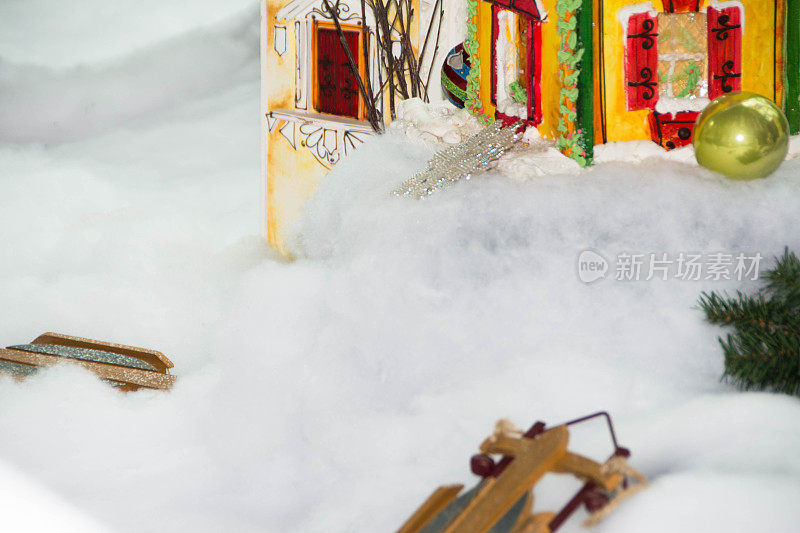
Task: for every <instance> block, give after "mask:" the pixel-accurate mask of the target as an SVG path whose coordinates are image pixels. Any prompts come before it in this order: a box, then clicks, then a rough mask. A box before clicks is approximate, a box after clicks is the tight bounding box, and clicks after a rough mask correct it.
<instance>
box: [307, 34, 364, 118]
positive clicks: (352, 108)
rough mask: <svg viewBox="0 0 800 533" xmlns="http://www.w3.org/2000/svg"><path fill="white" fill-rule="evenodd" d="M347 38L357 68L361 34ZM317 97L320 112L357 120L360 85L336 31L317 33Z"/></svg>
mask: <svg viewBox="0 0 800 533" xmlns="http://www.w3.org/2000/svg"><path fill="white" fill-rule="evenodd" d="M344 37H345V41H346V42H347V46H348V48H349V49H350V53H351V54H352V56H353V59H354V60H355V62H356V65H358V61H359V55H358V33H357V32H352V31H347V32H345V33H344ZM317 95H318V96H317V111H319V112H321V113H331V114H333V115H339V116H343V117H353V118H358V82H357V81H356V77H355V76H354V75H353V73H352V72H351V70H350V63H349V61H348V59H347V54H346V52H345V50H344V47H343V46H342V43H341V41H340V40H339V35H338V34H337V33H336V30H334V29H328V28H318V29H317Z"/></svg>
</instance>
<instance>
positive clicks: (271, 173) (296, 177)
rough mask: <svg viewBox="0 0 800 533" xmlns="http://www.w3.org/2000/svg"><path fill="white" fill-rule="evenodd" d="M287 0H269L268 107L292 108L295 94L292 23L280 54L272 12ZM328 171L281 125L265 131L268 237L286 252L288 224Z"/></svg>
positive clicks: (265, 45) (267, 24)
mask: <svg viewBox="0 0 800 533" xmlns="http://www.w3.org/2000/svg"><path fill="white" fill-rule="evenodd" d="M287 3H288V2H286V0H268V1H267V10H266V18H265V20H264V23H265V24H266V42H265V43H263V46H264V47H265V48H266V50H264V51H265V52H266V69H267V78H266V80H265V92H266V104H267V105H266V107H267V110H270V111H271V110H277V109H293V108H294V94H295V86H294V84H295V81H294V80H295V71H294V69H295V54H296V43H297V39H296V35H295V25H294V24H286V31H287V35H286V53H284V54H283V56H279V55H278V53H277V52H275V50H274V48H273V46H272V45H273V43H274V42H275V22H276V21H275V14H276V13H277V12H278V10H280V9H281V8H282V7H283V6H284V5H286V4H287ZM327 172H328V169H326V168H325V167H323V166H322V165H321V164H320V163H319V162H318V161H317V160H316V158H314V156H313V154H312V153H311V152H310V151H308V150H295V149H294V148H292V146H291V145H290V144H289V143H288V141H286V139H284V138H283V136H282V135H281V133H280V128H275V129H274V130H273V131H272V132H267V161H266V173H267V175H266V180H267V187H266V188H265V193H266V195H267V198H266V199H265V201H266V205H267V212H266V216H267V220H266V221H265V222H266V225H267V228H266V229H267V231H266V233H267V239H268V240H269V242H270V244H272V245H273V246H274V247H275V248H277V249H278V250H279V251H280V252H281V253H284V254H286V253H287V249H286V237H287V233H288V230H289V228H290V226H291V224H292V223H293V222H294V221H295V220H297V219H298V217H299V216H300V213H301V212H302V209H303V205H304V204H305V202H306V200H307V199H308V198H309V197H310V196H311V194H312V193H313V192H314V190H315V189H316V187H317V185H318V183H319V180H320V179H322V177H323V176H324V175H325V174H326V173H327Z"/></svg>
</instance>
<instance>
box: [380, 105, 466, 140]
mask: <svg viewBox="0 0 800 533" xmlns="http://www.w3.org/2000/svg"><path fill="white" fill-rule="evenodd" d="M390 128H392V129H393V130H398V129H399V130H402V131H403V132H405V135H406V136H407V137H408V138H409V139H411V140H412V141H417V142H444V143H447V144H458V143H460V142H462V141H463V140H465V139H466V138H467V137H469V136H470V135H474V134H475V133H477V132H479V131H480V130H481V125H480V123H479V122H478V121H477V120H476V119H475V117H473V116H472V115H471V114H470V113H469V111H467V110H466V109H458V108H456V107H455V106H453V105H452V104H451V103H450V102H447V101H439V102H434V103H430V104H426V103H425V102H423V101H422V100H421V99H419V98H410V99H408V100H401V101H399V102H398V103H397V110H396V120H395V121H394V122H393V123H392V124H390Z"/></svg>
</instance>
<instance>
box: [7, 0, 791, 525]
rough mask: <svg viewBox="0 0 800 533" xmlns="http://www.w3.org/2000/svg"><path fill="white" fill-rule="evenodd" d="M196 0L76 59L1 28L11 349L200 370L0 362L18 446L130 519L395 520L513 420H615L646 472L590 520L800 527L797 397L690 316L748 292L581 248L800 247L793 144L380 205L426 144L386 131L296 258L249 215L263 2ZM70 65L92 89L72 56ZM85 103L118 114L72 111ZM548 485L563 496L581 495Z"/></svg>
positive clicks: (329, 190) (418, 165)
mask: <svg viewBox="0 0 800 533" xmlns="http://www.w3.org/2000/svg"><path fill="white" fill-rule="evenodd" d="M17 5H18V4H17ZM201 5H203V6H205V7H203V8H202V10H209V11H208V12H213V13H216V14H215V15H213V16H212V15H209V17H210V19H203V20H197V19H192V18H187V19H186V21H185V22H186V26H185V27H180V28H179V29H178V30H174V28H173V29H170V30H169V31H166V30H165V31H164V32H163V33H162V34H158V35H153V34H151V33H148V32H146V31H144V30H143V31H142V32H141V33H139V34H137V35H140V37H137V38H140V39H141V47H139V46H133V45H131V46H129V47H125V48H120V49H118V50H117V51H116V52H115V54H111V53H110V52H109V55H107V56H103V57H93V56H84V57H85V59H82V60H80V61H77V60H76V61H69V60H67V59H65V60H64V61H62V62H61V64H60V65H58V66H53V65H45V64H44V63H42V62H38V65H39V66H36V67H35V66H31V64H32V63H36V61H34V59H32V57H33V56H32V55H31V57H23V56H21V55H20V54H21V52H19V50H17V49H15V48H14V47H12V46H11V45H9V44H8V43H9V41H8V40H0V43H2V48H0V57H2V58H3V61H5V62H6V64H9V63H14V64H15V65H17V66H19V64H21V63H27V64H28V66H23V67H19V68H17V67H14V68H10V69H5V68H4V69H3V70H2V71H0V72H1V74H0V85H2V86H3V87H4V88H5V89H4V90H3V91H0V95H2V96H0V98H1V99H3V100H2V105H0V108H2V109H3V111H0V113H3V115H2V116H3V118H2V119H0V137H1V138H2V139H3V142H2V143H0V161H2V165H0V191H2V194H0V227H3V228H4V229H5V231H4V232H3V247H2V250H3V251H2V254H3V260H2V261H0V294H2V295H3V296H4V301H3V303H4V307H3V308H4V312H3V319H4V320H2V321H0V339H2V341H3V342H5V343H6V344H12V343H19V342H26V341H28V340H30V339H32V338H34V337H35V336H36V335H37V334H38V333H40V332H42V331H45V330H57V331H64V332H70V333H74V334H80V335H84V336H88V337H95V338H101V339H107V340H111V341H118V342H125V343H128V344H134V345H141V346H149V347H153V348H156V349H159V350H162V351H163V352H164V353H165V354H167V355H168V356H169V357H170V358H171V359H172V360H173V361H174V363H175V366H176V372H177V374H179V376H180V380H179V382H178V385H177V386H176V388H175V389H174V391H172V392H171V393H169V394H161V393H155V392H143V393H137V394H130V395H120V394H118V393H117V392H115V391H113V390H111V389H110V388H108V387H106V386H105V385H103V384H102V383H100V382H98V381H97V380H96V379H94V378H93V377H92V376H91V375H88V374H86V373H84V372H81V371H79V370H77V369H75V368H68V367H65V368H53V369H50V370H47V371H45V372H42V373H41V374H39V375H37V376H35V377H34V378H32V379H30V380H28V381H26V382H25V383H16V382H13V381H12V380H10V379H0V432H2V434H3V438H2V439H0V458H2V460H3V461H4V462H6V463H8V464H11V465H14V467H15V468H17V469H19V470H21V471H23V472H25V473H26V474H27V475H28V476H30V477H31V478H33V479H35V480H37V481H38V482H40V483H41V484H42V485H43V486H45V487H46V488H47V489H48V490H51V491H54V492H56V493H57V494H59V495H60V496H61V497H62V498H63V499H64V500H66V501H68V502H69V503H70V504H72V505H73V506H75V507H77V508H78V509H79V510H80V512H81V513H84V514H86V515H88V516H90V517H92V519H93V520H95V521H96V522H98V523H100V524H102V525H103V526H105V527H108V528H109V529H111V530H114V531H237V532H247V531H276V532H287V531H298V532H300V531H302V532H314V531H331V530H333V531H358V532H372V531H391V530H393V529H394V528H396V527H397V526H398V525H399V524H400V523H401V522H402V521H403V520H404V519H405V518H406V517H407V515H408V514H409V513H410V512H411V511H412V510H413V509H414V508H415V507H416V506H417V505H418V504H419V503H420V502H421V501H422V500H423V499H424V498H425V497H426V496H427V495H428V494H429V492H430V491H431V490H433V488H434V487H435V486H436V485H437V484H440V483H445V482H448V483H449V482H458V481H462V482H472V480H473V476H471V475H470V474H469V473H468V458H469V457H470V455H471V454H472V453H474V451H475V449H476V446H477V445H478V443H479V442H480V441H481V440H482V439H483V438H484V437H485V436H486V435H487V434H488V433H489V432H491V430H492V427H493V423H494V421H495V420H496V419H498V418H501V417H509V418H511V419H512V420H513V421H514V422H515V423H516V424H517V425H520V426H523V425H528V424H530V423H532V422H533V421H535V420H537V419H541V420H545V421H547V422H549V423H558V422H560V421H563V420H566V419H569V418H572V417H575V416H578V415H581V414H585V413H587V412H591V411H595V410H598V409H607V410H609V411H610V412H611V413H612V415H613V416H614V417H615V421H616V424H617V430H618V433H619V436H620V440H621V442H622V443H623V445H626V446H628V447H630V448H631V449H632V451H633V457H632V459H631V460H632V463H633V464H634V465H635V466H636V467H637V468H639V469H641V470H643V471H644V472H645V473H646V474H647V475H648V476H649V477H650V478H651V481H652V486H651V488H650V489H649V490H648V491H646V492H644V493H642V494H641V495H639V496H637V497H635V498H634V499H631V500H630V501H629V502H626V503H625V504H624V505H623V506H621V507H620V508H619V509H618V511H617V512H616V513H615V514H614V515H612V516H611V517H610V519H609V520H608V521H606V522H604V523H603V524H601V525H600V526H599V528H598V529H597V531H599V532H612V531H613V532H617V533H619V532H622V533H625V532H637V533H638V532H641V531H648V532H661V531H664V532H673V531H675V530H678V529H680V530H681V531H702V532H709V531H720V532H723V531H724V532H725V533H730V532H737V531H741V532H748V533H749V532H751V531H753V530H770V531H776V532H786V533H790V532H793V531H795V530H796V524H798V523H800V511H799V510H798V509H797V506H796V504H795V502H796V501H797V499H798V497H800V456H798V454H797V453H796V450H797V448H798V445H800V427H798V425H797V423H796V420H797V419H798V416H800V401H798V400H797V399H796V398H789V397H784V396H778V395H772V394H766V393H739V392H737V391H735V390H733V389H732V388H731V387H729V386H727V385H725V384H723V383H720V382H719V375H720V374H721V370H722V354H721V351H720V349H719V346H718V345H717V343H716V336H717V335H718V334H719V333H720V331H719V330H718V329H717V328H714V327H710V326H708V325H706V324H705V323H704V322H703V317H702V313H701V312H700V311H699V310H698V309H697V308H696V307H695V303H696V298H697V295H698V293H699V292H700V291H701V290H705V289H714V290H735V289H737V288H748V287H750V286H752V282H744V283H740V282H736V281H713V280H700V281H696V282H687V281H678V280H672V279H671V280H669V281H660V280H651V281H639V282H621V281H615V280H614V279H606V280H602V281H598V282H597V283H594V284H591V285H586V284H584V283H582V282H581V281H580V280H579V279H578V277H577V274H576V261H577V257H578V254H579V253H580V252H581V251H582V250H585V249H593V250H596V251H597V252H599V253H601V254H603V255H604V256H605V257H607V258H609V259H612V258H613V257H614V256H615V255H616V254H619V253H621V252H641V253H660V252H663V253H670V254H674V253H679V252H681V251H686V252H690V251H699V252H707V253H708V252H714V251H725V252H729V253H736V252H740V251H741V252H747V253H753V252H760V253H761V254H763V255H764V256H765V257H767V258H769V257H771V256H772V255H774V254H777V253H779V252H780V251H782V249H783V246H785V245H789V246H790V247H793V248H795V249H800V231H798V228H797V224H796V222H795V219H796V213H797V208H798V197H799V196H800V181H798V173H799V172H800V160H798V159H793V160H790V161H787V162H786V163H784V165H783V166H782V167H781V169H779V171H778V172H777V173H776V174H775V175H774V176H773V177H770V178H769V179H766V180H761V181H757V182H752V183H734V182H729V181H726V180H724V179H722V178H720V177H717V176H714V175H712V174H711V173H709V172H706V171H704V170H702V169H698V168H697V167H696V166H694V165H691V164H688V163H685V162H681V161H671V160H665V159H664V158H659V157H656V158H644V159H642V160H641V161H628V162H624V161H622V162H621V161H613V160H608V161H607V162H602V163H601V164H598V165H597V166H596V167H594V168H593V169H591V170H589V171H587V172H585V173H578V174H577V175H576V174H572V173H570V174H563V175H559V174H550V175H547V176H544V177H539V178H536V179H528V180H514V179H512V178H509V177H507V176H503V175H500V174H488V175H485V176H482V177H480V178H476V179H474V180H471V181H470V182H468V183H463V184H460V185H458V186H455V187H453V188H451V189H449V190H447V191H444V192H442V193H441V194H436V195H432V196H431V197H430V198H428V199H426V200H424V201H407V200H403V199H399V198H394V197H392V196H391V195H389V194H388V192H389V191H391V190H392V189H394V188H395V187H396V186H397V185H398V184H399V183H400V182H401V181H403V180H404V179H407V178H408V177H410V175H411V174H412V173H413V172H414V171H416V170H419V169H422V168H424V166H425V163H426V161H427V158H428V157H430V155H431V153H432V150H433V149H435V147H433V146H430V145H425V144H416V143H410V142H408V141H407V140H406V139H405V138H404V137H403V136H401V135H400V134H399V133H398V132H396V131H395V132H393V133H390V134H387V135H385V136H383V137H380V138H376V139H373V140H371V141H370V142H369V143H367V144H366V145H364V147H363V148H361V149H360V150H359V151H358V152H357V153H356V154H355V156H353V157H351V158H349V159H348V160H345V161H343V162H342V163H341V164H340V165H339V166H337V168H336V169H335V170H334V171H333V172H332V173H331V174H330V176H329V177H328V178H327V179H326V180H325V183H324V186H323V187H322V189H321V190H320V191H319V193H318V194H317V195H316V196H315V197H314V198H313V200H312V202H311V204H310V205H309V209H308V211H307V213H306V216H305V217H304V219H303V220H301V221H300V223H299V224H298V226H297V228H296V233H295V239H294V248H295V251H296V252H297V254H298V257H299V258H298V260H297V261H295V262H293V263H287V262H284V261H282V260H280V259H278V258H277V257H276V256H275V254H273V253H272V252H270V251H269V250H267V248H266V247H265V244H264V242H263V241H262V240H261V239H260V238H259V236H258V229H257V228H258V226H259V224H258V194H259V193H258V181H257V180H258V178H257V176H258V139H259V134H258V127H259V126H258V125H259V120H258V109H259V108H258V61H257V56H258V54H257V46H256V42H255V36H256V35H257V25H258V23H257V16H256V11H255V10H253V9H251V10H249V11H246V12H244V13H243V14H239V15H235V16H233V18H227V17H223V16H222V14H220V13H219V12H218V11H214V10H213V9H212V8H210V7H208V6H206V5H205V4H203V3H201ZM209 5H210V3H209ZM18 9H19V10H20V11H19V13H26V12H25V11H24V10H23V9H22V8H18ZM120 9H129V11H126V13H127V14H130V15H131V16H133V15H136V16H138V17H140V18H141V24H142V25H149V24H151V23H152V22H153V20H155V19H154V18H153V17H156V15H155V14H153V15H152V16H151V15H149V14H148V13H151V12H150V11H144V10H140V9H139V8H135V7H129V8H120ZM159 13H161V12H159ZM162 14H163V13H162ZM228 14H230V13H228ZM159 16H161V15H159ZM20 17H22V15H20ZM148 17H150V18H148ZM0 20H2V21H3V22H2V24H4V25H5V26H11V25H14V23H15V20H16V22H18V23H19V24H28V25H29V26H30V25H35V24H38V19H37V18H36V17H32V18H31V17H29V16H28V15H26V16H25V17H22V18H18V19H14V18H13V17H4V18H0ZM131 24H134V23H131ZM173 30H174V31H173ZM0 33H2V32H0ZM148 35H149V37H148ZM215 39H217V40H215ZM226 43H227V44H226ZM15 50H16V51H15ZM195 51H196V52H197V54H195V53H194V52H195ZM14 54H16V55H14ZM195 56H196V57H195ZM209 56H213V57H209ZM77 63H83V64H84V66H83V67H81V68H83V69H86V70H87V71H91V72H93V73H95V74H97V77H95V76H94V75H92V76H90V77H82V75H80V74H78V73H77V72H78V70H69V71H67V74H64V76H65V77H63V78H58V76H61V74H58V75H57V76H56V74H54V72H56V70H55V69H63V68H68V69H71V68H72V67H65V66H64V64H67V65H69V64H72V65H73V66H74V64H77ZM40 68H41V69H45V70H37V69H40ZM75 69H77V67H75ZM201 70H202V72H199V71H201ZM26 72H27V74H26ZM59 72H62V73H63V72H64V71H59ZM52 76H56V78H58V79H61V80H62V81H60V82H58V83H55V82H54V86H55V87H56V88H58V87H62V88H63V87H67V89H65V90H64V91H63V98H62V99H61V100H63V101H59V102H55V101H54V100H58V99H56V98H55V97H54V93H53V92H52V90H51V89H49V88H47V89H46V88H43V87H42V80H45V81H47V80H54V79H55V78H53V77H52ZM64 80H67V81H64ZM162 80H164V83H163V85H162V84H161V82H162ZM169 80H172V81H170V82H169V83H167V81H169ZM123 82H124V83H123ZM173 82H174V83H173ZM59 83H61V84H62V85H59ZM119 83H123V85H125V86H126V90H129V91H132V92H134V93H136V94H142V95H148V94H149V96H147V97H144V100H143V101H134V99H127V98H119V99H117V98H115V97H111V96H109V95H115V94H116V93H115V89H114V87H117V86H118V85H117V84H119ZM45 85H47V84H45ZM9 95H11V96H9ZM86 95H90V97H88V100H90V101H96V102H97V103H96V104H95V107H94V109H95V110H98V111H97V112H96V114H95V115H94V118H93V119H91V120H90V119H84V118H74V117H76V116H79V115H80V114H79V113H78V114H75V113H73V112H72V111H70V110H75V109H80V108H81V106H83V105H84V104H85V102H86V101H87V100H86V98H87V96H86ZM92 95H93V96H92ZM59 109H65V110H67V111H59ZM59 113H61V114H59ZM54 116H59V117H62V120H63V122H62V125H61V126H59V127H54V126H51V125H49V124H50V122H48V121H51V120H52V119H53V117H54ZM63 117H68V118H63ZM62 141H63V142H62ZM610 159H614V158H613V157H612V158H610ZM587 431H588V430H587ZM604 437H605V436H604V435H603V434H602V431H600V432H598V433H596V434H593V433H592V432H591V431H588V433H587V435H586V437H585V440H583V441H580V442H578V441H576V445H578V444H581V445H583V444H585V445H586V447H587V449H592V450H599V449H601V446H600V444H601V440H600V439H602V438H604ZM576 439H578V435H576ZM578 451H580V448H579V449H578ZM543 488H545V489H547V490H542V491H540V493H537V506H539V507H540V508H542V509H547V508H553V507H556V506H558V505H559V504H560V503H563V501H564V498H565V497H566V496H567V495H569V493H570V490H571V489H572V486H570V485H569V484H567V483H563V482H561V481H559V480H557V479H555V480H553V481H551V482H550V484H549V485H548V486H547V487H543ZM580 530H581V527H580V517H576V519H574V520H573V521H571V522H569V524H568V525H567V526H566V527H565V528H564V531H566V532H570V531H573V532H574V531H580Z"/></svg>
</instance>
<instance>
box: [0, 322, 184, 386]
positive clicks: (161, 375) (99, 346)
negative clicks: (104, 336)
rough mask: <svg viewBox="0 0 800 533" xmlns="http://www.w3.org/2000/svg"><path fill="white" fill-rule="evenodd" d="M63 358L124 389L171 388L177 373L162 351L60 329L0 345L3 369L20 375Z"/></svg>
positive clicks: (1, 369)
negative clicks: (97, 339) (171, 370)
mask: <svg viewBox="0 0 800 533" xmlns="http://www.w3.org/2000/svg"><path fill="white" fill-rule="evenodd" d="M62 362H64V363H71V364H76V365H79V366H82V367H84V368H86V369H88V370H91V371H92V372H94V373H95V374H97V376H98V377H100V378H101V379H102V380H103V381H106V382H107V383H110V384H111V385H113V386H115V387H118V388H119V390H122V391H134V390H138V389H140V388H145V389H169V388H171V387H172V385H173V383H175V376H171V375H170V374H169V369H170V368H172V367H173V364H172V361H170V360H169V359H167V357H166V356H165V355H164V354H163V353H161V352H157V351H155V350H147V349H145V348H135V347H133V346H125V345H123V344H114V343H110V342H101V341H94V340H91V339H84V338H81V337H71V336H69V335H62V334H60V333H44V334H42V335H39V336H38V337H36V339H34V340H33V341H31V343H30V344H20V345H16V346H9V347H7V348H5V349H3V348H0V373H4V374H11V375H13V376H14V377H16V378H18V379H23V378H25V377H26V376H29V375H31V374H34V373H36V371H37V370H38V368H40V367H47V366H52V365H55V364H57V363H62Z"/></svg>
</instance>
